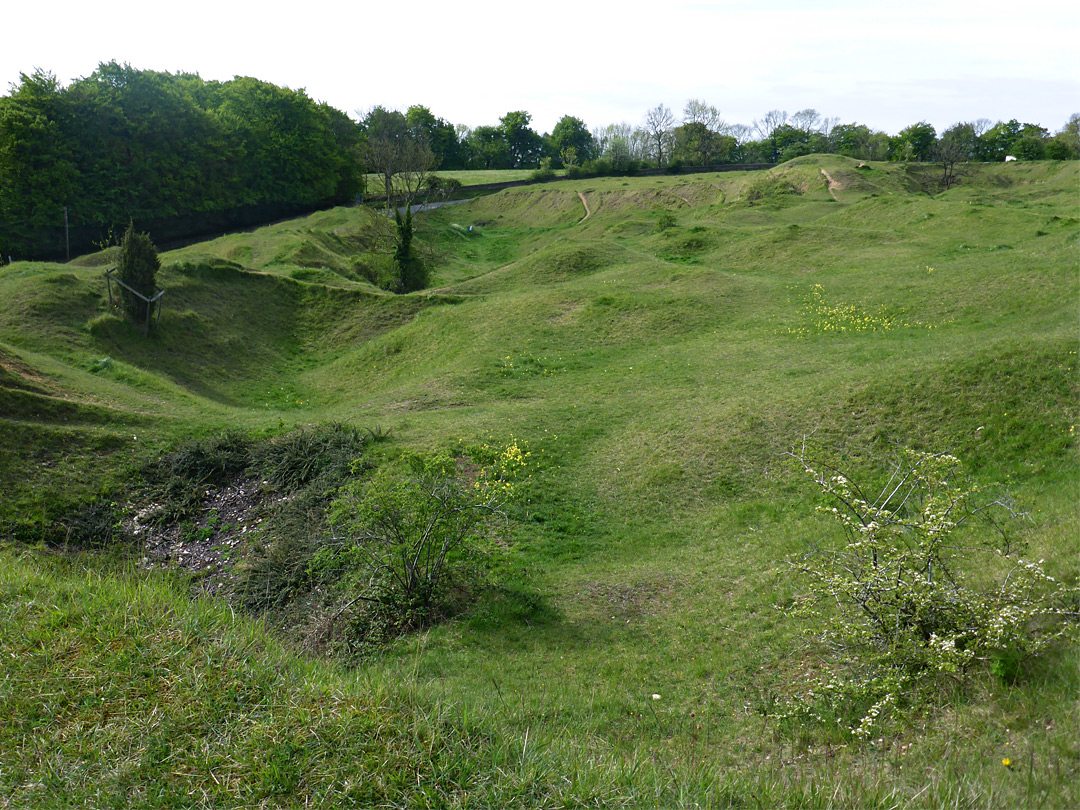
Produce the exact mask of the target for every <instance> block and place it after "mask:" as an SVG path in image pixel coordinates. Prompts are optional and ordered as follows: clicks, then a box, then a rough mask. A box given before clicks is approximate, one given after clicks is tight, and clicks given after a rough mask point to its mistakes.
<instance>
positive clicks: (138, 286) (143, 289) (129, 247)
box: [116, 223, 161, 324]
mask: <svg viewBox="0 0 1080 810" xmlns="http://www.w3.org/2000/svg"><path fill="white" fill-rule="evenodd" d="M116 269H117V272H118V273H119V276H120V280H121V281H122V282H124V284H126V285H127V286H128V287H131V288H133V289H135V290H137V291H138V292H140V293H142V294H143V295H144V296H146V298H153V297H154V291H155V287H156V285H157V271H158V270H159V269H161V260H160V259H159V258H158V254H157V248H156V247H154V243H153V242H152V241H150V237H149V236H148V235H147V234H145V233H136V231H135V226H134V224H131V223H129V224H128V227H127V231H125V232H124V238H123V240H122V241H121V242H120V257H119V260H118V262H117V268H116ZM120 297H121V299H122V300H123V302H124V311H125V312H127V314H128V316H129V317H130V318H131V319H132V320H133V321H135V322H136V323H140V324H141V323H146V321H147V317H148V316H149V315H152V314H153V313H152V312H148V311H147V310H148V308H149V306H150V305H149V304H147V302H146V301H144V300H143V299H142V298H139V296H137V295H134V294H133V293H132V292H131V291H130V290H128V289H125V288H124V287H121V288H120Z"/></svg>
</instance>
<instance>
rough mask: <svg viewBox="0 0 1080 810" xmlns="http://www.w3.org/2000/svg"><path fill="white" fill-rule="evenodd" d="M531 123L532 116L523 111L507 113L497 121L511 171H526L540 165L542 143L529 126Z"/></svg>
mask: <svg viewBox="0 0 1080 810" xmlns="http://www.w3.org/2000/svg"><path fill="white" fill-rule="evenodd" d="M531 121H532V116H531V115H530V114H529V113H527V112H525V111H524V110H517V111H514V112H508V113H507V114H506V115H504V116H503V117H502V118H500V119H499V130H500V131H501V132H502V136H503V140H505V141H506V147H507V150H508V152H509V155H510V168H512V169H528V168H532V167H534V166H537V165H539V163H540V158H541V156H542V153H543V148H544V142H543V140H542V139H541V138H540V136H539V135H537V134H536V132H535V131H533V129H532V128H531V127H530V126H529V123H530V122H531Z"/></svg>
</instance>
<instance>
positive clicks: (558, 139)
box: [361, 99, 1080, 173]
mask: <svg viewBox="0 0 1080 810" xmlns="http://www.w3.org/2000/svg"><path fill="white" fill-rule="evenodd" d="M383 113H385V110H383V109H382V108H376V109H375V110H373V111H371V112H369V113H368V116H373V117H375V118H377V117H378V116H379V115H381V114H383ZM402 115H403V116H404V118H405V119H406V120H407V121H408V122H409V126H410V128H411V129H412V131H413V132H414V134H415V136H417V137H419V138H422V139H426V142H427V143H428V144H429V145H430V146H431V149H432V151H433V153H434V155H435V158H436V160H437V161H438V163H439V165H440V167H442V168H448V169H511V168H537V167H539V166H541V164H542V163H543V162H544V161H549V162H550V165H551V166H552V167H553V168H572V167H575V166H577V167H584V166H585V165H586V164H588V163H590V162H592V163H594V164H595V163H599V164H601V165H599V166H597V167H596V168H600V169H604V168H611V169H612V170H615V171H626V170H627V169H630V170H633V169H635V168H639V169H640V168H645V167H656V168H663V167H666V166H677V165H684V166H710V165H722V164H731V163H780V162H783V161H786V160H791V159H792V158H796V157H800V156H802V155H808V154H813V153H825V152H827V153H833V154H840V155H845V156H847V157H852V158H859V159H862V160H887V161H936V160H937V154H936V151H940V149H941V147H942V144H944V145H946V146H948V147H950V148H951V149H955V150H958V152H959V159H961V160H965V161H986V162H996V161H1003V160H1005V157H1006V156H1007V155H1012V156H1014V157H1016V158H1018V159H1021V160H1044V159H1049V160H1076V159H1078V158H1080V113H1076V114H1073V115H1072V116H1071V117H1070V118H1069V120H1068V121H1067V122H1066V123H1065V124H1064V126H1063V127H1062V128H1061V129H1060V130H1059V131H1058V132H1057V133H1056V134H1053V135H1051V134H1050V131H1049V130H1048V129H1046V128H1045V127H1043V126H1041V125H1039V124H1031V123H1021V122H1020V121H1017V120H1015V119H1012V120H1010V121H998V122H996V123H995V122H991V121H990V120H989V119H987V118H980V119H978V120H976V121H964V122H960V123H957V124H954V125H953V126H951V127H949V128H948V129H946V130H944V131H942V132H941V133H938V132H937V131H936V130H935V129H934V127H933V126H932V125H930V124H928V123H926V122H925V121H920V122H917V123H914V124H912V125H910V126H908V127H905V128H904V129H902V130H901V131H900V132H899V133H897V134H896V135H889V134H887V133H885V132H881V131H877V130H873V129H871V128H870V127H867V126H866V125H864V124H859V123H847V124H844V123H841V122H840V119H839V118H830V117H827V116H823V115H821V114H820V113H819V112H818V111H817V110H814V109H805V110H799V111H798V112H795V113H793V114H790V115H789V114H788V113H787V112H786V111H784V110H770V111H769V112H767V113H766V114H765V115H764V116H762V117H761V118H760V119H755V120H754V121H753V122H751V123H750V124H739V123H729V122H727V121H725V120H724V119H723V117H722V116H721V114H720V111H719V110H718V109H717V108H716V107H715V106H713V105H711V104H708V103H706V102H704V101H701V100H699V99H691V100H689V101H687V102H686V105H685V107H684V108H683V111H682V115H681V117H680V116H677V115H676V114H675V113H673V112H672V111H671V110H670V109H669V108H668V107H667V106H665V105H663V104H660V105H658V106H656V107H654V108H652V109H650V110H648V111H646V113H645V115H644V116H643V119H642V123H641V124H638V125H633V124H629V123H625V122H623V123H618V124H608V125H606V126H603V127H596V128H593V129H589V128H588V127H587V126H586V124H585V123H584V122H583V121H582V120H581V119H580V118H575V117H574V116H570V115H566V116H563V117H562V118H561V119H560V120H559V121H558V123H557V124H556V125H555V127H554V128H553V129H552V131H551V132H550V133H544V134H543V135H540V134H538V133H537V132H535V131H534V130H533V129H532V128H531V127H530V123H531V116H530V115H529V113H527V112H524V111H516V112H509V113H507V114H506V115H505V116H503V117H502V118H500V119H499V123H498V125H492V126H480V127H476V128H475V129H469V128H467V127H462V126H458V127H453V126H451V125H450V124H448V123H447V122H445V121H443V120H442V119H437V118H435V117H434V116H432V115H431V113H430V111H429V110H428V109H427V108H426V107H410V108H409V110H408V112H407V113H404V114H402ZM365 120H366V117H365ZM361 126H363V122H362V124H361ZM436 133H437V134H436ZM455 134H456V136H457V137H456V138H455V137H454V135H455ZM600 173H603V172H600Z"/></svg>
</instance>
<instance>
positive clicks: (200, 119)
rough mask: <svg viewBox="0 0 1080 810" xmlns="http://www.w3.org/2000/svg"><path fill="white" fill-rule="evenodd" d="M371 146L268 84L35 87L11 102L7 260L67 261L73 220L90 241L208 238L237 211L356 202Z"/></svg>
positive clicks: (132, 73)
mask: <svg viewBox="0 0 1080 810" xmlns="http://www.w3.org/2000/svg"><path fill="white" fill-rule="evenodd" d="M360 142H361V135H360V132H359V130H358V129H357V127H356V125H355V123H353V122H352V121H351V120H350V119H349V118H348V116H346V115H345V114H344V113H342V112H340V111H338V110H335V109H333V108H332V107H329V106H328V105H326V104H319V103H316V102H314V101H312V100H311V99H310V98H308V97H307V95H306V94H305V93H304V92H303V91H302V90H290V89H288V88H283V87H277V86H276V85H273V84H268V83H266V82H261V81H258V80H257V79H252V78H236V79H233V80H231V81H228V82H206V81H203V80H202V79H201V78H199V77H198V76H197V75H194V74H183V73H177V74H170V73H158V72H155V71H148V70H136V69H134V68H132V67H131V66H129V65H121V64H117V63H116V62H109V63H104V64H101V65H99V66H98V69H97V70H96V71H94V72H93V73H92V74H91V75H90V76H87V77H86V78H82V79H78V80H76V81H74V82H73V83H72V84H70V85H69V86H67V87H61V85H60V84H59V82H58V81H57V80H56V78H55V77H54V76H53V75H51V74H49V73H45V72H42V71H37V72H35V73H33V74H32V75H29V76H28V75H25V74H23V75H22V76H21V81H20V83H19V84H18V85H15V86H13V88H12V91H11V93H10V94H9V95H8V96H5V97H3V98H0V211H2V215H0V252H5V253H13V254H16V255H24V256H25V255H43V254H48V253H50V252H52V253H55V252H56V244H57V234H58V233H59V234H60V237H59V238H60V239H62V227H61V226H62V225H63V221H64V209H65V208H67V209H68V214H69V221H70V223H71V225H72V227H73V230H75V231H76V233H79V234H82V235H83V241H84V242H86V241H89V240H90V239H91V238H95V239H96V238H100V236H97V237H94V236H93V234H104V233H106V232H107V231H108V230H109V229H110V228H112V229H116V228H118V227H123V225H124V224H126V223H128V222H129V221H131V220H134V221H135V222H136V223H137V224H138V225H139V226H140V227H145V226H146V225H148V224H149V223H153V222H161V221H165V220H176V219H177V218H187V223H188V226H189V227H192V228H198V227H199V225H198V223H199V222H200V221H201V222H214V221H215V218H214V216H212V215H215V214H220V213H222V212H226V211H233V210H236V209H238V208H245V207H246V208H253V209H257V208H261V209H265V210H266V211H267V212H274V211H282V212H285V211H295V210H302V209H304V208H313V207H318V206H322V205H330V204H334V203H341V202H347V201H350V200H352V199H354V198H355V196H356V194H357V192H358V191H360V190H361V188H362V186H363V175H362V174H361V171H360V165H359V146H360ZM218 220H220V217H218ZM58 228H59V230H57V229H58ZM175 235H181V234H175ZM83 246H84V247H85V246H87V245H83Z"/></svg>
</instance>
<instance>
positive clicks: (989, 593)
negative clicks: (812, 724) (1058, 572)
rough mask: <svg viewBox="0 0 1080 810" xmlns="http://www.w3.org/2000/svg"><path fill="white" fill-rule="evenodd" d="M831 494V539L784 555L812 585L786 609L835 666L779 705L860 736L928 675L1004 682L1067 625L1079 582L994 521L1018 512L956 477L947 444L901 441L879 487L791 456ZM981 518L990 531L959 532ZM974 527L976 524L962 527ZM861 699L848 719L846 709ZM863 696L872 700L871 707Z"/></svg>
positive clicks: (925, 682)
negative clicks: (1050, 568)
mask: <svg viewBox="0 0 1080 810" xmlns="http://www.w3.org/2000/svg"><path fill="white" fill-rule="evenodd" d="M792 455H793V456H794V457H795V458H796V459H797V460H798V461H799V462H800V464H801V465H802V466H803V468H804V469H805V471H806V472H807V473H808V474H810V475H811V476H812V477H813V478H814V480H815V482H816V483H817V485H818V486H819V487H820V489H821V491H822V492H823V493H825V495H826V496H827V498H828V501H829V505H828V506H823V507H820V508H821V509H822V510H824V511H825V512H827V513H828V514H829V515H831V516H832V517H834V518H835V519H836V520H837V521H838V522H839V523H840V525H841V526H842V527H843V530H844V535H845V539H844V542H843V543H841V544H840V545H839V546H838V547H835V548H831V549H820V550H817V551H815V552H813V553H811V554H808V555H806V556H805V557H803V558H802V559H799V560H793V561H791V562H790V564H789V565H790V570H792V571H794V572H796V573H798V574H799V575H800V576H801V577H802V579H803V580H804V581H805V582H806V584H807V586H808V589H809V591H808V593H807V594H806V595H805V596H803V597H802V598H800V599H798V600H796V602H795V604H794V606H793V607H792V613H793V614H795V615H799V616H803V617H809V618H810V619H811V620H812V622H811V626H812V631H811V632H812V635H813V636H814V637H815V638H816V639H817V640H819V641H820V642H822V643H823V644H824V645H825V647H826V648H827V649H828V650H829V652H830V653H831V655H832V668H833V669H834V672H833V674H831V675H829V676H826V677H823V678H818V679H816V680H813V681H812V682H811V684H810V688H809V689H808V690H807V691H806V692H805V693H804V694H803V695H802V696H801V697H800V698H798V699H797V700H796V701H794V703H793V704H792V705H791V706H789V707H788V709H787V710H786V711H785V712H784V713H783V714H784V715H785V716H790V715H801V716H804V717H812V718H815V719H818V720H826V717H825V715H826V714H828V715H829V716H830V718H831V721H835V722H837V723H839V724H840V725H841V726H842V727H844V726H845V725H846V730H847V731H848V732H850V733H851V734H853V735H855V736H858V737H868V736H869V735H870V734H871V733H872V729H873V727H874V726H875V724H876V723H878V722H879V721H880V720H882V719H884V716H885V715H886V714H887V711H888V710H889V709H890V707H894V706H896V705H897V704H898V703H899V702H900V699H901V697H902V696H903V695H905V694H913V693H916V692H918V691H919V690H920V688H922V687H924V686H928V685H929V683H930V682H931V681H932V680H933V679H936V678H940V677H947V678H952V679H955V680H957V681H960V680H962V679H963V677H964V676H965V674H967V673H968V672H969V670H970V669H971V668H972V667H973V666H974V665H975V664H977V663H980V662H985V663H987V664H989V665H990V667H991V669H992V671H994V672H995V674H998V675H999V676H1001V677H1003V678H1004V679H1007V680H1012V679H1015V677H1017V675H1018V674H1019V666H1020V664H1021V663H1022V662H1023V661H1024V660H1026V659H1028V658H1030V657H1032V656H1034V655H1037V654H1039V653H1040V652H1042V651H1043V650H1044V649H1045V648H1046V646H1047V645H1048V644H1049V643H1050V642H1051V641H1053V640H1054V639H1055V638H1057V637H1059V636H1060V635H1062V634H1063V633H1065V632H1071V631H1073V630H1074V629H1075V624H1070V623H1068V622H1066V621H1063V619H1067V618H1074V617H1075V615H1076V613H1075V609H1073V610H1069V609H1068V608H1067V607H1066V605H1067V604H1068V602H1069V601H1070V599H1072V600H1073V601H1075V596H1076V589H1075V588H1066V587H1064V586H1062V585H1060V584H1059V583H1057V582H1055V580H1054V578H1053V577H1051V576H1050V575H1048V574H1047V573H1046V571H1045V570H1044V569H1043V566H1042V562H1043V561H1042V560H1039V561H1034V560H1030V559H1026V558H1024V557H1023V556H1022V553H1023V546H1022V544H1019V543H1016V542H1015V541H1013V540H1011V539H1010V537H1009V534H1008V533H1007V532H1005V531H1004V528H1005V527H1006V525H1007V523H1008V521H1007V520H1006V521H1004V522H1003V521H1001V520H1000V519H999V518H1001V517H1005V518H1014V517H1018V515H1017V514H1016V513H1015V512H1014V511H1013V510H1012V509H1011V507H1010V506H1009V505H1008V504H1007V503H1006V502H1004V501H1003V500H1000V499H999V500H988V499H984V498H983V495H982V490H980V488H979V487H977V486H974V485H971V484H967V483H964V482H962V481H961V480H960V475H961V467H960V462H959V461H958V460H957V459H956V458H955V457H953V456H950V455H945V454H934V453H919V452H914V451H905V452H904V454H903V456H902V458H901V459H900V461H899V462H897V464H896V466H895V467H894V469H893V470H892V473H891V476H890V478H889V479H888V482H887V484H886V485H885V486H884V488H883V489H881V491H880V494H878V495H877V496H876V497H875V496H872V495H871V494H870V493H867V492H866V491H864V490H863V489H862V488H861V487H860V486H859V485H857V484H855V483H854V482H852V481H850V480H849V479H848V478H847V476H845V475H844V474H843V473H841V472H840V471H839V470H837V469H835V468H832V467H830V466H829V465H827V464H824V463H822V462H820V461H814V460H812V459H809V458H808V457H807V456H806V454H805V453H802V454H792ZM975 518H983V519H985V520H986V521H988V522H989V525H991V526H993V527H994V528H995V529H997V530H998V531H994V532H986V531H982V532H978V531H974V530H972V531H969V530H968V529H967V528H964V529H963V530H961V527H963V526H964V525H965V524H968V523H970V522H972V521H973V519H975ZM972 528H974V527H972ZM845 705H847V706H857V707H860V708H859V712H861V713H862V717H861V718H859V719H858V720H857V721H856V722H855V723H854V724H851V718H850V717H846V718H845V717H844V714H845V713H844V711H843V707H844V706H845ZM867 707H868V708H867Z"/></svg>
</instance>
